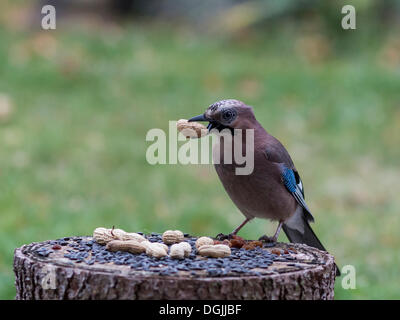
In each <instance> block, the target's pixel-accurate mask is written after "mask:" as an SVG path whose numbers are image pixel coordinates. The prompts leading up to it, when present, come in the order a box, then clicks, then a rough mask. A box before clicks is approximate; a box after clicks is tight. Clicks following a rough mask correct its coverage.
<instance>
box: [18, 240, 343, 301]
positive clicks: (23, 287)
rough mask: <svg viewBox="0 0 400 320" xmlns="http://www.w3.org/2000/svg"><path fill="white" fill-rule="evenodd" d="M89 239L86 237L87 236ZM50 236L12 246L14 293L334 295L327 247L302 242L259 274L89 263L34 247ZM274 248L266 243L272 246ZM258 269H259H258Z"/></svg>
mask: <svg viewBox="0 0 400 320" xmlns="http://www.w3.org/2000/svg"><path fill="white" fill-rule="evenodd" d="M88 239H89V238H88ZM49 244H50V241H45V242H41V243H32V244H28V245H24V246H22V247H20V248H18V249H16V250H15V255H14V272H15V276H16V280H15V286H16V292H17V295H16V299H18V300H43V299H107V300H108V299H124V300H125V299H167V300H169V299H178V300H182V299H185V300H186V299H187V300H191V299H196V300H199V299H202V300H210V299H233V300H241V299H267V300H271V299H272V300H274V299H284V300H288V299H289V300H292V299H296V300H298V299H305V300H310V299H313V300H314V299H326V300H331V299H333V297H334V282H335V277H336V270H335V264H334V258H333V256H331V255H330V254H329V253H327V252H324V251H320V250H318V249H315V248H311V247H308V246H306V245H301V244H285V243H277V244H276V245H275V249H278V250H287V249H289V248H290V249H293V250H295V251H296V254H294V255H293V257H294V259H293V260H292V261H290V262H280V261H276V262H274V263H273V264H272V265H271V266H269V267H268V268H267V269H263V273H262V274H261V275H257V276H250V275H240V274H239V275H237V276H225V277H210V276H193V275H189V274H188V273H185V272H180V273H179V274H176V275H173V276H162V275H158V274H154V273H151V272H144V271H140V270H135V269H133V268H131V267H130V266H126V265H115V264H113V263H107V264H99V263H94V264H92V265H87V264H84V263H82V262H81V263H77V262H73V261H70V260H68V259H66V258H64V253H65V250H66V249H67V246H66V247H63V248H62V250H57V251H54V253H52V254H50V255H49V256H47V257H44V256H40V255H38V254H37V250H38V248H41V247H43V246H44V245H49ZM272 249H274V248H268V250H272ZM260 270H261V269H260Z"/></svg>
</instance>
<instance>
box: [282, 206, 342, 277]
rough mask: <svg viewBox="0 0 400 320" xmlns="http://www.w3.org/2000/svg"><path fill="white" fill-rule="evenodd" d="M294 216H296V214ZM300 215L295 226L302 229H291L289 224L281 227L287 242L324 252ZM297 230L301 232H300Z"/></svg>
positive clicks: (337, 270)
mask: <svg viewBox="0 0 400 320" xmlns="http://www.w3.org/2000/svg"><path fill="white" fill-rule="evenodd" d="M295 214H297V212H296V213H295ZM300 215H301V217H298V219H296V224H297V225H298V224H299V223H301V224H302V227H300V226H299V228H293V225H291V223H284V224H283V226H282V228H283V231H284V232H285V234H286V236H287V237H288V239H289V241H290V242H293V243H304V244H306V245H308V246H310V247H314V248H317V249H319V250H322V251H326V249H325V248H324V246H323V245H322V243H321V241H319V239H318V237H317V236H316V235H315V233H314V231H313V229H311V226H310V224H309V222H308V221H307V219H306V218H305V217H304V214H303V213H302V212H301V214H300ZM299 218H300V219H299ZM299 229H302V230H301V231H300V230H299ZM335 266H336V275H337V276H340V270H339V268H338V266H337V265H336V264H335Z"/></svg>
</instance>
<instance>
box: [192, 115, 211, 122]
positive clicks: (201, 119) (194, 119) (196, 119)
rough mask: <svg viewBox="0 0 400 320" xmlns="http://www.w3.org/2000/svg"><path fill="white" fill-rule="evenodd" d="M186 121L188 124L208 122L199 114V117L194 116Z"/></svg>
mask: <svg viewBox="0 0 400 320" xmlns="http://www.w3.org/2000/svg"><path fill="white" fill-rule="evenodd" d="M188 121H189V122H192V121H208V120H207V119H206V117H205V116H204V114H201V115H199V116H195V117H193V118H190V119H189V120H188Z"/></svg>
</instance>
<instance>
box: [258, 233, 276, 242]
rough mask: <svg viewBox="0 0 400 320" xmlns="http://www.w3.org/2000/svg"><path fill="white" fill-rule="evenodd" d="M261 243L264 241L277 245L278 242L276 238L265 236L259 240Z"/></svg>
mask: <svg viewBox="0 0 400 320" xmlns="http://www.w3.org/2000/svg"><path fill="white" fill-rule="evenodd" d="M258 240H259V241H264V242H266V243H276V240H277V239H275V238H274V237H268V236H267V235H263V236H262V237H260V238H258Z"/></svg>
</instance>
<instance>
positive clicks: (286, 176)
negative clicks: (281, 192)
mask: <svg viewBox="0 0 400 320" xmlns="http://www.w3.org/2000/svg"><path fill="white" fill-rule="evenodd" d="M282 179H283V184H284V185H285V187H286V189H288V190H289V192H295V191H296V178H295V176H294V172H293V170H292V169H289V168H287V167H285V168H284V169H283V172H282Z"/></svg>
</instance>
